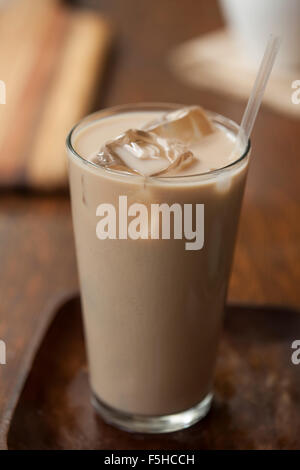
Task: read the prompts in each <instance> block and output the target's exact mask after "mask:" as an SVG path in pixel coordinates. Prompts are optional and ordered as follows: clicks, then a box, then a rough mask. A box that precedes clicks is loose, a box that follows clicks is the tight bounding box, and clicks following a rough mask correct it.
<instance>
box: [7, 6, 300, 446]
mask: <svg viewBox="0 0 300 470" xmlns="http://www.w3.org/2000/svg"><path fill="white" fill-rule="evenodd" d="M89 3H90V4H94V5H96V4H97V5H96V6H98V7H99V8H100V9H101V11H102V12H103V13H104V14H106V15H108V16H109V18H110V19H111V20H112V21H113V23H114V25H115V27H116V31H117V34H118V38H117V44H116V48H115V54H114V57H113V58H112V60H111V62H110V66H109V75H108V76H107V79H106V81H105V88H104V89H105V94H103V93H102V96H101V97H100V98H99V99H98V100H95V102H94V108H95V109H96V108H99V107H103V106H110V105H115V104H122V103H127V102H128V103H129V102H135V101H170V102H183V103H187V104H192V103H200V104H202V105H203V106H204V107H206V108H209V109H212V110H214V111H216V112H220V113H222V114H224V115H226V116H228V117H231V118H232V119H235V120H240V118H241V115H242V112H243V109H244V105H245V103H243V102H240V101H238V100H236V101H235V100H233V99H232V98H229V97H226V96H223V95H217V94H215V93H210V92H208V91H205V92H204V91H196V90H194V89H192V88H188V87H187V86H185V85H183V84H182V83H180V82H179V81H177V80H176V79H175V78H174V77H173V76H172V75H171V73H170V72H169V69H168V66H167V61H166V58H167V54H168V52H169V51H170V49H171V48H172V47H173V46H175V45H176V44H178V43H180V42H181V41H183V40H186V39H189V38H192V37H194V36H197V35H200V34H201V33H205V32H207V31H210V30H213V29H214V28H217V27H219V26H221V25H222V18H221V15H220V12H219V9H218V5H217V2H216V1H214V0H211V1H209V2H208V1H207V0H198V1H194V0H185V1H184V2H183V1H181V0H160V1H159V2H158V1H157V2H156V1H152V2H146V1H145V2H144V1H143V2H141V1H140V0H127V1H126V2H124V1H123V0H114V1H112V0H101V1H100V0H99V1H94V2H92V1H90V2H89ZM133 12H134V13H133ZM295 78H296V77H295ZM299 127H300V123H299V121H297V120H295V119H293V118H287V117H286V116H285V117H282V116H281V115H280V114H276V113H274V112H272V111H270V110H269V109H268V108H266V107H263V108H262V110H261V112H260V115H259V117H258V120H257V123H256V125H255V129H254V132H253V137H252V141H253V152H252V162H251V165H250V171H249V178H248V183H247V189H246V194H245V199H244V205H243V210H242V217H241V223H240V230H239V236H238V240H237V247H236V254H235V260H234V265H233V272H232V277H231V283H230V289H229V299H230V300H231V301H235V302H249V303H252V304H257V303H263V304H269V303H271V304H278V305H288V306H292V307H295V308H299V307H300V289H299V285H300V249H299V240H300V190H299V175H300V139H299ZM0 262H1V272H0V338H1V339H3V340H5V341H6V343H7V348H8V363H7V365H6V366H0V429H2V430H3V429H4V428H5V424H6V423H7V422H8V420H9V418H10V416H11V413H12V410H13V408H14V406H15V404H16V400H17V396H18V393H19V391H20V388H21V386H22V382H23V380H24V378H25V375H26V372H27V369H28V367H29V365H30V363H31V361H32V358H33V354H34V350H35V347H33V345H32V338H33V337H34V338H38V336H39V333H40V329H41V324H43V321H46V320H47V305H49V304H53V303H55V299H57V298H59V297H60V296H62V295H64V294H65V293H67V292H69V291H70V290H73V289H76V287H77V275H76V264H75V257H74V246H73V237H72V226H71V217H70V207H69V200H68V197H67V196H64V195H52V196H50V195H48V196H46V195H44V196H43V197H39V196H37V195H35V196H33V195H30V194H26V195H25V194H23V193H17V194H14V193H4V192H2V193H1V194H0ZM48 311H49V310H48ZM45 312H46V314H45ZM49 315H50V314H49ZM41 321H42V323H41ZM294 339H300V331H297V330H295V331H293V333H292V334H291V337H290V342H292V341H293V340H294ZM36 342H37V340H36ZM2 435H3V434H2ZM2 445H5V443H3V442H2Z"/></svg>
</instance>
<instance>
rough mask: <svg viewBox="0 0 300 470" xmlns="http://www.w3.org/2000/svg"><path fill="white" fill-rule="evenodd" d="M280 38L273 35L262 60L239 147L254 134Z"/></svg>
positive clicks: (249, 101)
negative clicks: (243, 140) (255, 123)
mask: <svg viewBox="0 0 300 470" xmlns="http://www.w3.org/2000/svg"><path fill="white" fill-rule="evenodd" d="M280 42H281V40H280V37H279V36H274V35H271V37H270V39H269V41H268V44H267V47H266V50H265V53H264V56H263V58H262V61H261V64H260V67H259V70H258V74H257V77H256V80H255V82H254V85H253V88H252V91H251V94H250V97H249V100H248V103H247V106H246V109H245V112H244V115H243V119H242V122H241V125H240V129H239V133H238V137H237V147H239V146H240V143H241V142H242V139H243V138H246V142H248V139H249V137H250V134H251V132H252V129H253V126H254V122H255V119H256V116H257V113H258V110H259V108H260V105H261V102H262V98H263V95H264V92H265V89H266V86H267V83H268V80H269V77H270V73H271V71H272V68H273V65H274V62H275V59H276V56H277V53H278V51H279V47H280Z"/></svg>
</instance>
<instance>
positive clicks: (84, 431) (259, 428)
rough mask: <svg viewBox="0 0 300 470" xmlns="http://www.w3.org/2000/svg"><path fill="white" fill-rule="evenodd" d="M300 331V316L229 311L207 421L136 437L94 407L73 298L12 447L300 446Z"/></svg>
mask: <svg viewBox="0 0 300 470" xmlns="http://www.w3.org/2000/svg"><path fill="white" fill-rule="evenodd" d="M297 329H298V330H299V329H300V315H299V312H298V311H296V312H295V311H293V310H288V309H285V308H282V309H276V308H274V307H265V308H261V307H256V308H254V307H246V306H244V307H238V306H230V307H228V308H227V312H226V316H225V328H224V332H223V335H222V341H221V345H220V354H219V357H218V363H217V371H216V379H215V397H214V402H213V406H212V409H211V411H210V413H209V414H208V415H207V417H206V418H205V419H204V420H203V421H202V422H200V423H198V424H196V425H195V426H193V427H191V428H190V429H187V430H185V431H180V432H175V433H170V434H166V435H160V436H159V435H152V436H149V435H148V436H147V435H143V434H130V433H127V432H123V431H120V430H118V429H116V428H114V427H112V426H110V425H108V424H106V423H105V422H104V421H103V420H102V419H101V418H100V417H99V416H98V415H97V413H95V411H94V409H93V407H92V405H91V401H90V387H89V382H88V369H87V364H86V358H85V348H84V341H83V334H82V324H81V310H80V303H79V299H78V298H75V299H72V300H71V301H69V302H67V303H66V304H65V305H63V307H62V308H61V309H60V311H59V312H58V315H57V317H56V319H55V321H54V322H53V323H52V325H51V328H50V329H49V330H48V334H47V336H46V338H45V340H44V342H43V344H42V346H41V348H40V350H39V352H38V353H37V356H36V359H35V362H34V364H33V367H32V370H31V372H30V374H29V377H28V380H27V382H26V385H25V388H24V390H23V392H22V395H21V398H20V401H19V403H18V406H17V409H16V412H15V414H14V417H13V420H12V423H11V427H10V431H9V433H8V439H7V441H8V448H9V449H112V450H113V449H180V450H183V449H299V448H300V420H299V414H300V401H299V397H300V374H299V372H298V371H297V368H296V367H295V366H293V364H292V363H291V361H290V351H291V350H290V337H291V336H292V335H293V334H294V331H295V330H297ZM62 358H63V360H62Z"/></svg>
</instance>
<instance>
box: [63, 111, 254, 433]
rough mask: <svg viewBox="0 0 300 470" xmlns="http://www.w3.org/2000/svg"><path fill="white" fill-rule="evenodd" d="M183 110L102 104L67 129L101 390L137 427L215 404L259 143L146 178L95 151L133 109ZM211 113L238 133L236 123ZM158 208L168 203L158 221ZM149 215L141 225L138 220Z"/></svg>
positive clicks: (189, 420) (175, 423) (103, 400)
mask: <svg viewBox="0 0 300 470" xmlns="http://www.w3.org/2000/svg"><path fill="white" fill-rule="evenodd" d="M175 108H178V106H177V105H162V104H153V105H152V104H151V105H136V106H120V107H116V108H112V109H108V110H104V111H100V112H98V113H95V114H93V115H90V116H88V117H87V118H85V119H83V120H82V121H81V122H80V123H79V124H77V125H76V126H75V127H74V128H73V129H72V131H71V132H70V134H69V136H68V139H67V151H68V159H69V178H70V188H71V201H72V214H73V224H74V234H75V242H76V252H77V262H78V269H79V278H80V286H81V299H82V307H83V316H84V325H85V336H86V345H87V351H88V359H89V369H90V381H91V389H92V400H93V403H94V405H95V407H96V409H97V410H98V411H99V413H100V414H101V415H102V417H103V418H104V419H105V420H106V421H108V422H110V423H112V424H115V425H116V426H118V427H120V428H123V429H126V430H129V431H140V432H155V433H156V432H170V431H175V430H178V429H182V428H185V427H188V426H191V425H192V424H193V423H195V422H196V421H198V420H199V419H201V418H202V417H203V416H205V415H206V413H207V412H208V410H209V408H210V405H211V400H212V394H213V389H212V384H213V373H214V366H215V362H216V355H217V347H218V342H219V336H220V330H221V326H222V316H223V309H224V302H225V297H226V291H227V285H228V278H229V274H230V267H231V262H232V257H233V250H234V244H235V238H236V231H237V226H238V219H239V214H240V207H241V202H242V196H243V192H244V186H245V180H246V174H247V167H248V159H249V152H250V142H248V143H246V145H245V151H244V153H243V154H242V155H239V157H238V158H237V160H236V161H234V163H231V164H228V165H227V166H226V167H224V168H221V169H218V170H214V171H210V172H207V173H205V174H198V175H193V176H181V177H167V178H166V177H165V178H162V177H150V178H147V179H144V178H142V177H141V176H138V175H133V174H125V173H120V172H116V171H108V170H105V169H103V168H101V167H99V166H97V165H95V164H94V163H93V162H91V161H89V159H88V158H89V155H90V154H91V153H92V152H94V151H95V149H96V150H97V149H99V148H100V147H101V146H102V145H103V144H104V143H105V142H104V141H103V140H101V139H103V135H104V134H105V135H106V136H107V133H106V129H107V128H108V127H109V125H110V124H111V122H112V119H116V120H117V121H118V122H119V121H120V122H121V121H122V122H123V124H122V125H123V127H124V130H125V129H126V120H128V119H130V117H131V116H132V113H143V116H144V115H145V114H147V113H149V120H150V117H153V115H154V114H155V113H156V114H157V113H158V114H159V113H162V112H166V111H168V110H170V109H175ZM211 118H212V120H213V121H214V123H215V125H217V126H218V127H220V128H222V129H223V130H224V131H225V130H226V131H227V132H231V133H232V135H233V136H236V135H237V133H238V129H239V128H238V126H237V125H236V124H235V123H234V122H232V121H230V120H229V119H226V118H224V117H222V116H219V115H216V114H213V113H211ZM128 127H129V126H127V128H128ZM101 136H102V137H101ZM99 139H100V140H99ZM105 140H106V139H105ZM95 141H96V142H95ZM96 144H97V146H96V147H95V145H96ZM161 205H164V206H161ZM154 206H155V208H156V209H157V207H158V206H159V207H160V208H161V207H164V210H165V212H164V213H163V214H162V213H160V214H159V217H156V218H155V219H154V220H153V217H152V216H153V214H152V210H153V211H154V209H153V207H154ZM139 211H140V212H139ZM137 214H138V215H139V224H138V221H137V220H135V222H133V225H130V224H131V222H132V221H133V220H134V219H135V217H136V216H137ZM196 214H198V216H199V220H198V222H197V223H198V226H197V227H198V229H199V230H198V232H197V230H196V229H195V221H196ZM156 215H157V213H156ZM105 217H106V220H104V219H105ZM114 217H115V219H114ZM193 217H194V218H193ZM143 218H144V220H143ZM145 218H146V219H147V220H145ZM163 218H165V219H164V221H163ZM191 218H193V220H188V219H191ZM150 219H151V220H150ZM159 223H161V226H160V227H157V226H156V225H157V224H159ZM168 223H169V224H170V225H169V229H168V227H167V226H166V224H168ZM126 224H127V225H126ZM164 224H165V225H164ZM162 226H163V228H162ZM163 229H166V231H165V232H164V234H163V232H162V230H163ZM196 232H197V237H196ZM193 236H194V237H195V239H192V237H193ZM196 238H197V239H196Z"/></svg>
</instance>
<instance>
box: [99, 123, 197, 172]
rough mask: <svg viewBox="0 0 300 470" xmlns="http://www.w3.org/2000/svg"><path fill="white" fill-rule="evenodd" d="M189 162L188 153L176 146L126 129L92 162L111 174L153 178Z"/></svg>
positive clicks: (190, 155) (150, 133) (178, 143)
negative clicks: (114, 172) (115, 171)
mask: <svg viewBox="0 0 300 470" xmlns="http://www.w3.org/2000/svg"><path fill="white" fill-rule="evenodd" d="M193 158H194V156H193V154H192V152H191V151H189V150H188V149H187V147H186V146H185V145H183V144H182V143H180V142H177V141H169V140H167V139H165V138H163V137H160V136H159V135H157V134H156V133H152V132H148V131H145V130H139V129H129V130H128V131H126V132H125V133H124V134H122V135H120V136H119V137H117V138H116V139H114V140H112V141H110V142H108V143H107V144H106V145H105V146H104V147H103V148H102V149H101V151H100V152H99V153H98V154H97V160H96V162H97V163H98V164H100V165H101V166H104V167H105V168H110V169H113V170H119V171H125V172H127V173H128V172H129V173H137V174H140V175H142V176H154V175H159V174H161V173H166V172H167V170H168V168H170V167H171V168H173V167H176V166H179V165H180V164H183V163H184V162H185V161H187V160H189V161H191V160H192V159H193Z"/></svg>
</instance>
